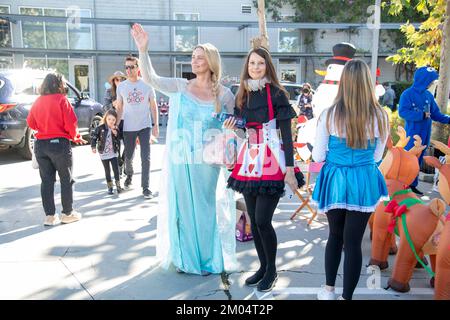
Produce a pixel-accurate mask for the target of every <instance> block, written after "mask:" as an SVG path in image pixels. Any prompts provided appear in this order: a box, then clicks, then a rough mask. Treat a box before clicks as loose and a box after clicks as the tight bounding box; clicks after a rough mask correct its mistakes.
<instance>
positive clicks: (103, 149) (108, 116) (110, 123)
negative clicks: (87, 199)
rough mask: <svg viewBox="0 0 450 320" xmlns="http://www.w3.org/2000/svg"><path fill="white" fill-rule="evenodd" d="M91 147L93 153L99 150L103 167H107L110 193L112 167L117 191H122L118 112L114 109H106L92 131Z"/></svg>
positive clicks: (110, 190) (110, 191)
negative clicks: (98, 123) (100, 120)
mask: <svg viewBox="0 0 450 320" xmlns="http://www.w3.org/2000/svg"><path fill="white" fill-rule="evenodd" d="M91 148H92V152H93V153H96V152H97V150H98V153H99V155H100V159H101V160H102V163H103V167H104V168H105V177H106V183H107V185H108V194H113V182H112V179H111V167H112V169H113V172H114V179H115V181H116V190H117V193H120V192H122V187H121V185H120V175H119V161H118V156H119V148H120V140H119V129H118V127H117V112H116V111H115V110H114V109H109V110H108V111H106V113H105V115H104V116H103V120H102V123H101V124H100V125H99V126H98V127H97V128H96V129H95V131H94V132H93V133H92V140H91ZM110 164H111V166H110Z"/></svg>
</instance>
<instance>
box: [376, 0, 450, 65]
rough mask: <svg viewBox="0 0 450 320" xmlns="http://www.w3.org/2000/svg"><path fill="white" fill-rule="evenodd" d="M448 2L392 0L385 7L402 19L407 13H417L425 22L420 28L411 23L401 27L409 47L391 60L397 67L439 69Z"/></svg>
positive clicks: (398, 52) (435, 0)
mask: <svg viewBox="0 0 450 320" xmlns="http://www.w3.org/2000/svg"><path fill="white" fill-rule="evenodd" d="M445 6H446V0H418V1H411V0H391V1H390V2H389V3H387V2H385V3H384V7H385V8H386V9H387V10H388V13H389V14H390V15H391V16H400V15H402V14H403V12H404V10H411V9H413V10H415V11H416V12H418V13H419V14H421V15H422V16H423V17H424V19H423V21H422V23H421V24H420V27H419V28H418V29H416V28H415V27H414V26H413V25H412V24H411V23H409V22H408V23H406V24H404V25H403V26H401V28H400V30H401V31H402V33H403V34H404V35H405V37H406V45H405V46H404V47H402V48H400V49H399V50H398V51H397V53H396V54H395V55H392V56H390V57H388V59H387V60H388V61H392V62H394V63H396V64H399V63H412V64H414V65H416V66H423V65H431V66H433V67H435V68H436V69H439V64H440V58H441V43H442V24H443V22H444V19H445Z"/></svg>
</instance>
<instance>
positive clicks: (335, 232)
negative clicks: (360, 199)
mask: <svg viewBox="0 0 450 320" xmlns="http://www.w3.org/2000/svg"><path fill="white" fill-rule="evenodd" d="M327 218H328V224H329V228H330V234H329V237H328V242H327V246H326V249H325V274H326V280H327V286H331V287H334V284H335V282H336V275H337V271H338V268H339V263H340V262H341V255H342V246H343V245H344V254H345V257H344V290H343V294H342V297H343V298H344V299H345V300H351V299H352V296H353V292H354V291H355V288H356V285H357V284H358V281H359V277H360V274H361V266H362V251H361V242H362V238H363V236H364V231H365V230H366V225H367V222H368V221H369V218H370V214H369V213H364V212H357V211H348V210H344V209H334V210H330V211H328V212H327Z"/></svg>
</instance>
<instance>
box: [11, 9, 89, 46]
mask: <svg viewBox="0 0 450 320" xmlns="http://www.w3.org/2000/svg"><path fill="white" fill-rule="evenodd" d="M18 8H19V14H22V13H21V10H22V9H40V10H41V12H42V14H44V10H64V12H65V17H66V18H68V16H67V8H57V7H39V6H19V7H18ZM81 10H85V11H89V17H92V10H91V9H85V8H80V11H81ZM45 25H46V21H43V22H42V30H43V32H44V48H43V49H48V44H47V31H46V28H45ZM65 29H66V41H67V46H66V48H64V49H63V50H78V49H74V48H70V32H69V24H68V23H67V22H65ZM89 30H90V35H91V36H90V48H91V49H88V50H92V49H93V48H94V35H93V28H92V24H89ZM20 38H21V42H22V48H23V47H24V41H23V21H20ZM31 49H36V48H31Z"/></svg>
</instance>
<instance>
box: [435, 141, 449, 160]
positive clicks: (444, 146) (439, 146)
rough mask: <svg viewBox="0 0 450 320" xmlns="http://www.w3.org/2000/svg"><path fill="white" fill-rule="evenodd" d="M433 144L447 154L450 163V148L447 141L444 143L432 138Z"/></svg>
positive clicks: (446, 157) (446, 158)
mask: <svg viewBox="0 0 450 320" xmlns="http://www.w3.org/2000/svg"><path fill="white" fill-rule="evenodd" d="M431 144H432V145H433V146H434V147H435V148H436V149H438V150H440V151H441V152H442V153H444V154H445V162H446V163H450V148H449V147H448V146H446V145H445V143H442V142H440V141H437V140H433V139H431Z"/></svg>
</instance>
